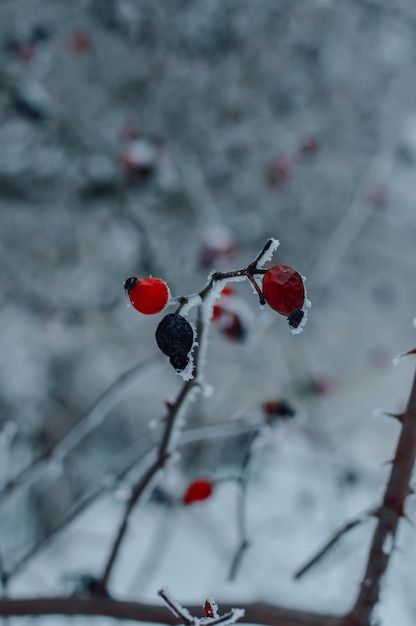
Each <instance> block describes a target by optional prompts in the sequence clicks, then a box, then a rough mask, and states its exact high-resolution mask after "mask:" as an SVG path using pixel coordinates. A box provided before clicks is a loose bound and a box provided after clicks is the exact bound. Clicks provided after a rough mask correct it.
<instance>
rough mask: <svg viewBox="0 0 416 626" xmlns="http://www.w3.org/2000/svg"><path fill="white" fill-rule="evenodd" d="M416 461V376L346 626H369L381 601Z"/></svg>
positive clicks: (346, 618) (344, 623) (344, 624)
mask: <svg viewBox="0 0 416 626" xmlns="http://www.w3.org/2000/svg"><path fill="white" fill-rule="evenodd" d="M415 459H416V373H415V376H414V380H413V385H412V389H411V392H410V397H409V401H408V404H407V408H406V411H405V413H404V416H403V425H402V429H401V433H400V437H399V441H398V444H397V448H396V453H395V456H394V460H393V463H392V468H391V473H390V478H389V481H388V483H387V487H386V491H385V494H384V499H383V504H382V506H381V507H380V511H379V515H378V523H377V526H376V529H375V531H374V535H373V540H372V543H371V548H370V553H369V556H368V561H367V567H366V570H365V574H364V577H363V580H362V582H361V588H360V592H359V594H358V597H357V600H356V602H355V605H354V607H353V608H352V610H351V612H350V613H349V614H348V615H347V616H346V617H345V619H344V621H343V622H342V624H343V626H368V624H369V622H370V617H371V614H372V612H373V609H374V607H375V605H376V604H377V602H378V600H379V595H380V585H381V580H382V578H383V576H384V574H385V572H386V569H387V566H388V563H389V559H390V554H391V552H392V547H393V545H394V540H395V537H396V531H397V526H398V523H399V520H400V518H401V517H404V503H405V500H406V497H407V495H408V494H409V486H410V479H411V476H412V471H413V467H414V464H415Z"/></svg>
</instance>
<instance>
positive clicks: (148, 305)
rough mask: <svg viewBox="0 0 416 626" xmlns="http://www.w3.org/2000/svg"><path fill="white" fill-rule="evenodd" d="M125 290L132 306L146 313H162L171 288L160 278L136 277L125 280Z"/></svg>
mask: <svg viewBox="0 0 416 626" xmlns="http://www.w3.org/2000/svg"><path fill="white" fill-rule="evenodd" d="M124 290H125V292H126V294H127V295H128V297H129V300H130V302H131V304H132V306H133V307H134V308H135V309H136V311H139V312H140V313H144V314H145V315H153V314H154V313H160V311H162V310H163V309H164V308H165V306H166V305H167V303H168V300H169V296H170V294H169V288H168V286H167V284H166V283H165V282H164V281H163V280H160V278H152V277H150V278H136V277H135V276H132V277H131V278H128V279H127V280H126V281H125V282H124Z"/></svg>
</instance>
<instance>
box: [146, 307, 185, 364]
mask: <svg viewBox="0 0 416 626" xmlns="http://www.w3.org/2000/svg"><path fill="white" fill-rule="evenodd" d="M155 336H156V342H157V345H158V346H159V348H160V350H161V351H162V352H163V354H166V356H168V357H169V360H170V362H171V364H172V365H173V367H174V368H175V369H176V370H179V371H180V370H184V369H185V367H186V366H187V365H188V361H189V359H188V354H189V352H190V351H191V349H192V346H193V343H194V331H193V329H192V326H191V324H190V323H189V322H188V320H187V319H185V318H184V317H182V315H179V313H169V314H168V315H166V316H165V317H164V318H163V320H161V322H159V325H158V327H157V329H156V335H155Z"/></svg>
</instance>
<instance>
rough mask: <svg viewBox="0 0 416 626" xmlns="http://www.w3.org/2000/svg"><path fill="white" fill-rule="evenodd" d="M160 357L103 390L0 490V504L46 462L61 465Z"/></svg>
mask: <svg viewBox="0 0 416 626" xmlns="http://www.w3.org/2000/svg"><path fill="white" fill-rule="evenodd" d="M161 362H162V361H161V356H160V355H159V354H157V355H156V356H153V357H151V358H149V359H146V360H145V361H141V362H140V363H136V364H135V365H133V367H131V368H130V369H128V370H126V371H125V372H123V373H122V374H121V375H120V376H118V377H117V379H116V380H115V381H114V382H113V383H112V384H111V385H110V386H109V387H107V389H106V390H105V391H104V392H103V393H102V394H101V395H100V396H99V397H98V398H97V400H95V402H94V403H93V405H92V406H91V408H90V409H89V410H88V411H87V413H85V415H84V416H83V417H81V419H80V420H79V421H78V422H77V423H76V424H74V426H73V427H72V428H70V429H69V430H68V431H67V432H66V433H65V434H64V435H63V436H62V438H61V439H59V441H57V442H56V443H55V444H53V446H51V447H49V448H48V449H47V450H45V452H43V453H42V454H41V455H40V456H38V457H37V458H36V459H35V460H34V461H32V463H30V464H29V465H28V466H27V467H25V468H24V469H23V470H22V471H21V472H19V473H18V474H17V475H16V476H14V477H13V478H11V479H10V480H9V481H8V482H7V483H5V485H4V486H3V487H2V488H1V490H0V502H1V503H2V502H3V501H4V500H5V499H6V498H8V496H10V495H11V494H12V493H14V492H15V491H16V489H18V488H23V487H25V488H27V487H30V486H31V485H33V484H34V483H35V482H36V481H37V480H38V479H39V478H40V477H41V476H42V475H43V472H44V470H45V467H46V466H47V465H48V464H50V463H58V464H60V463H63V461H64V460H65V459H66V457H67V456H68V454H69V453H70V452H71V451H72V450H73V449H74V448H75V447H76V446H77V445H78V444H79V443H81V441H82V440H83V439H85V437H86V436H87V435H89V434H90V433H91V432H92V431H93V430H95V429H96V428H97V427H98V426H99V425H100V424H102V422H103V420H104V419H105V417H106V415H107V414H108V413H109V411H111V409H112V408H113V407H114V406H115V405H116V404H117V402H119V400H120V399H121V398H122V396H123V394H124V393H125V391H126V389H127V387H128V386H129V385H130V384H131V383H132V382H133V381H136V380H137V376H138V375H139V374H147V373H149V371H151V369H152V368H153V367H157V366H158V365H160V363H161Z"/></svg>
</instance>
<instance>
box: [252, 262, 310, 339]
mask: <svg viewBox="0 0 416 626" xmlns="http://www.w3.org/2000/svg"><path fill="white" fill-rule="evenodd" d="M262 292H263V296H264V299H265V300H266V302H267V304H268V305H269V306H270V307H271V308H272V309H274V310H275V311H277V312H278V313H280V314H281V315H286V317H287V318H288V319H289V323H290V325H291V326H292V327H293V328H296V327H297V326H298V325H299V324H300V322H301V320H302V318H303V311H302V307H303V305H304V303H305V287H304V284H303V278H302V276H301V275H300V274H299V272H296V270H294V269H293V268H292V267H289V266H288V265H275V266H274V267H271V268H270V269H269V270H268V271H267V272H266V273H265V274H264V276H263V288H262Z"/></svg>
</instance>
